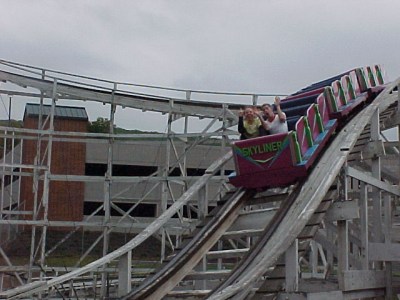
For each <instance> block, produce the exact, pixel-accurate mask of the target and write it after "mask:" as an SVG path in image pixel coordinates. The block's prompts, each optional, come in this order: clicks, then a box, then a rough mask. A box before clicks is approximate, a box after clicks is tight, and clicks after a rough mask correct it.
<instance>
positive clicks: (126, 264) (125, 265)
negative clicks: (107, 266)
mask: <svg viewBox="0 0 400 300" xmlns="http://www.w3.org/2000/svg"><path fill="white" fill-rule="evenodd" d="M131 272H132V251H128V252H126V253H125V254H124V255H122V256H121V257H120V259H119V261H118V296H119V297H122V296H125V295H126V294H128V293H129V292H130V291H131Z"/></svg>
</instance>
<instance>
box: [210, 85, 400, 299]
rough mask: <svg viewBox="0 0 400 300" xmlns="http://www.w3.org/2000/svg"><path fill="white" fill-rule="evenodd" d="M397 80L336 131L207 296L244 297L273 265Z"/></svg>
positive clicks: (389, 99)
mask: <svg viewBox="0 0 400 300" xmlns="http://www.w3.org/2000/svg"><path fill="white" fill-rule="evenodd" d="M399 83H400V80H397V81H396V82H393V83H392V84H390V85H388V86H387V87H386V88H385V90H384V91H382V92H381V93H380V94H379V95H378V97H377V98H376V99H375V100H374V101H373V102H372V103H371V104H370V105H369V106H367V107H366V108H365V109H363V110H362V111H361V112H359V113H358V114H357V116H356V117H354V118H353V119H352V120H351V121H350V122H349V123H348V124H347V125H346V126H345V127H344V128H343V129H342V130H341V131H340V132H339V134H338V135H337V137H336V138H335V139H334V141H333V142H332V143H331V144H330V146H329V148H328V149H327V150H326V151H325V153H324V154H323V156H322V157H321V159H320V160H319V162H318V163H317V165H316V166H315V167H314V169H313V170H312V172H311V173H310V175H309V176H308V177H307V179H306V181H305V182H304V183H303V184H302V185H299V186H298V188H297V189H298V191H296V193H293V197H289V199H287V200H286V203H284V204H282V206H281V209H280V210H279V211H278V212H277V214H276V218H275V220H276V221H277V224H274V222H273V221H272V222H270V223H269V226H267V228H266V229H265V231H264V234H263V236H262V238H261V239H260V241H259V243H258V244H257V245H256V246H255V247H253V250H252V251H251V252H250V253H249V254H248V255H247V256H246V257H245V258H244V259H243V260H242V262H241V264H240V265H239V266H238V267H237V269H236V270H235V271H234V272H232V274H231V275H230V276H229V278H227V280H226V281H225V282H224V283H223V284H222V285H221V286H220V287H219V288H217V289H216V290H214V291H213V292H212V293H211V294H210V295H209V296H208V298H207V299H210V300H211V299H212V300H217V299H218V300H221V299H228V298H232V299H244V298H245V296H246V295H247V294H249V293H250V290H251V289H252V287H253V285H254V284H255V282H256V281H257V280H258V279H259V278H260V277H261V276H262V275H263V274H264V273H266V271H267V270H268V268H270V267H271V266H273V265H274V263H275V262H276V261H277V259H278V258H279V257H280V256H281V255H282V254H283V253H284V252H285V251H286V250H287V249H288V248H289V246H290V245H291V244H292V243H293V241H294V240H295V239H296V237H297V236H298V235H299V234H300V232H301V230H302V229H303V228H304V226H305V225H306V224H307V222H308V220H309V219H310V218H311V216H312V215H313V213H314V212H315V210H316V209H317V207H318V206H319V204H320V202H321V201H322V199H323V198H324V196H325V195H326V194H327V192H328V190H329V188H330V186H331V185H332V184H333V183H334V181H335V180H336V177H337V175H338V174H339V172H340V169H341V168H342V166H343V165H344V164H345V163H346V161H347V157H348V155H349V153H350V150H351V149H352V148H353V147H354V145H355V144H356V142H357V140H358V137H359V136H360V134H361V133H362V132H363V130H364V128H365V126H366V125H367V124H368V123H369V122H370V120H371V118H372V116H373V115H374V113H376V112H378V113H379V111H385V110H386V109H387V108H388V107H389V106H390V105H391V104H392V103H394V102H396V101H398V96H397V95H396V94H394V93H393V90H394V89H395V88H396V87H397V86H398V85H399ZM332 162H334V163H332Z"/></svg>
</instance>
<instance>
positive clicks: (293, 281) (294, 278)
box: [285, 239, 299, 293]
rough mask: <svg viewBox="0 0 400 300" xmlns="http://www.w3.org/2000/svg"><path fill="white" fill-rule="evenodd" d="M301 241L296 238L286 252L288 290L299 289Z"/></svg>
mask: <svg viewBox="0 0 400 300" xmlns="http://www.w3.org/2000/svg"><path fill="white" fill-rule="evenodd" d="M298 261H299V242H298V240H297V239H295V240H294V242H293V243H292V245H291V246H290V247H289V248H288V249H287V250H286V252H285V266H286V267H285V280H286V292H289V293H291V292H296V291H298V289H299V263H298Z"/></svg>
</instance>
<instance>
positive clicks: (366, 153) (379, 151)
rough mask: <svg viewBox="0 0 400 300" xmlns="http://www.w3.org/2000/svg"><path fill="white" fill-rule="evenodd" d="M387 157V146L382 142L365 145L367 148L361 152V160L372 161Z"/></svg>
mask: <svg viewBox="0 0 400 300" xmlns="http://www.w3.org/2000/svg"><path fill="white" fill-rule="evenodd" d="M385 155H386V151H385V146H384V144H383V141H382V140H378V141H371V142H369V143H367V145H365V148H364V149H363V150H362V152H361V159H362V160H366V159H371V158H377V157H382V156H385Z"/></svg>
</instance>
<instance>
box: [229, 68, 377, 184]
mask: <svg viewBox="0 0 400 300" xmlns="http://www.w3.org/2000/svg"><path fill="white" fill-rule="evenodd" d="M373 70H374V71H372V69H371V68H369V67H367V68H366V69H363V68H358V69H355V70H352V71H349V72H347V73H344V74H341V75H338V76H336V77H332V78H330V79H329V80H324V81H322V82H321V83H317V84H313V85H311V87H312V88H315V90H317V92H315V90H313V89H312V88H306V89H303V90H302V91H301V93H296V94H295V97H290V96H289V97H288V98H287V101H282V102H281V107H283V106H285V107H284V108H285V109H286V111H287V117H288V125H289V130H290V131H289V132H288V133H282V134H275V135H269V136H262V137H258V138H254V139H248V140H243V141H237V142H235V143H233V145H232V151H233V157H234V160H235V168H236V170H235V171H236V172H235V173H233V174H231V175H230V176H229V181H230V183H231V184H233V185H234V186H242V187H245V188H249V189H264V188H268V187H279V186H287V185H289V184H292V183H294V182H296V181H298V180H299V179H301V178H303V177H306V176H307V172H308V170H309V168H310V167H311V166H312V165H313V163H314V161H315V160H316V158H317V156H318V154H319V153H321V151H322V150H323V148H324V147H325V144H326V143H327V142H328V141H329V139H330V137H331V136H332V134H333V133H334V131H335V129H336V128H337V127H338V125H341V124H342V123H344V122H345V119H346V117H347V116H348V115H349V114H351V113H352V112H353V111H354V110H355V109H356V108H357V107H359V106H360V105H361V104H363V103H365V102H368V101H370V100H372V99H373V98H375V96H376V95H377V94H378V93H379V92H380V91H381V90H382V89H383V84H384V82H383V78H382V75H381V70H380V67H379V66H375V67H374V69H373ZM365 72H366V73H367V74H368V77H366V76H365ZM367 78H368V79H367ZM327 83H329V84H330V86H325V87H322V88H321V86H323V85H326V84H327ZM318 93H320V94H319V95H318ZM314 99H315V100H314ZM310 101H315V102H313V103H311V104H310ZM305 108H306V109H307V110H306V113H305V115H303V116H300V115H298V113H301V114H303V112H304V110H305ZM293 124H295V125H294V128H293ZM292 129H293V130H292Z"/></svg>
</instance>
